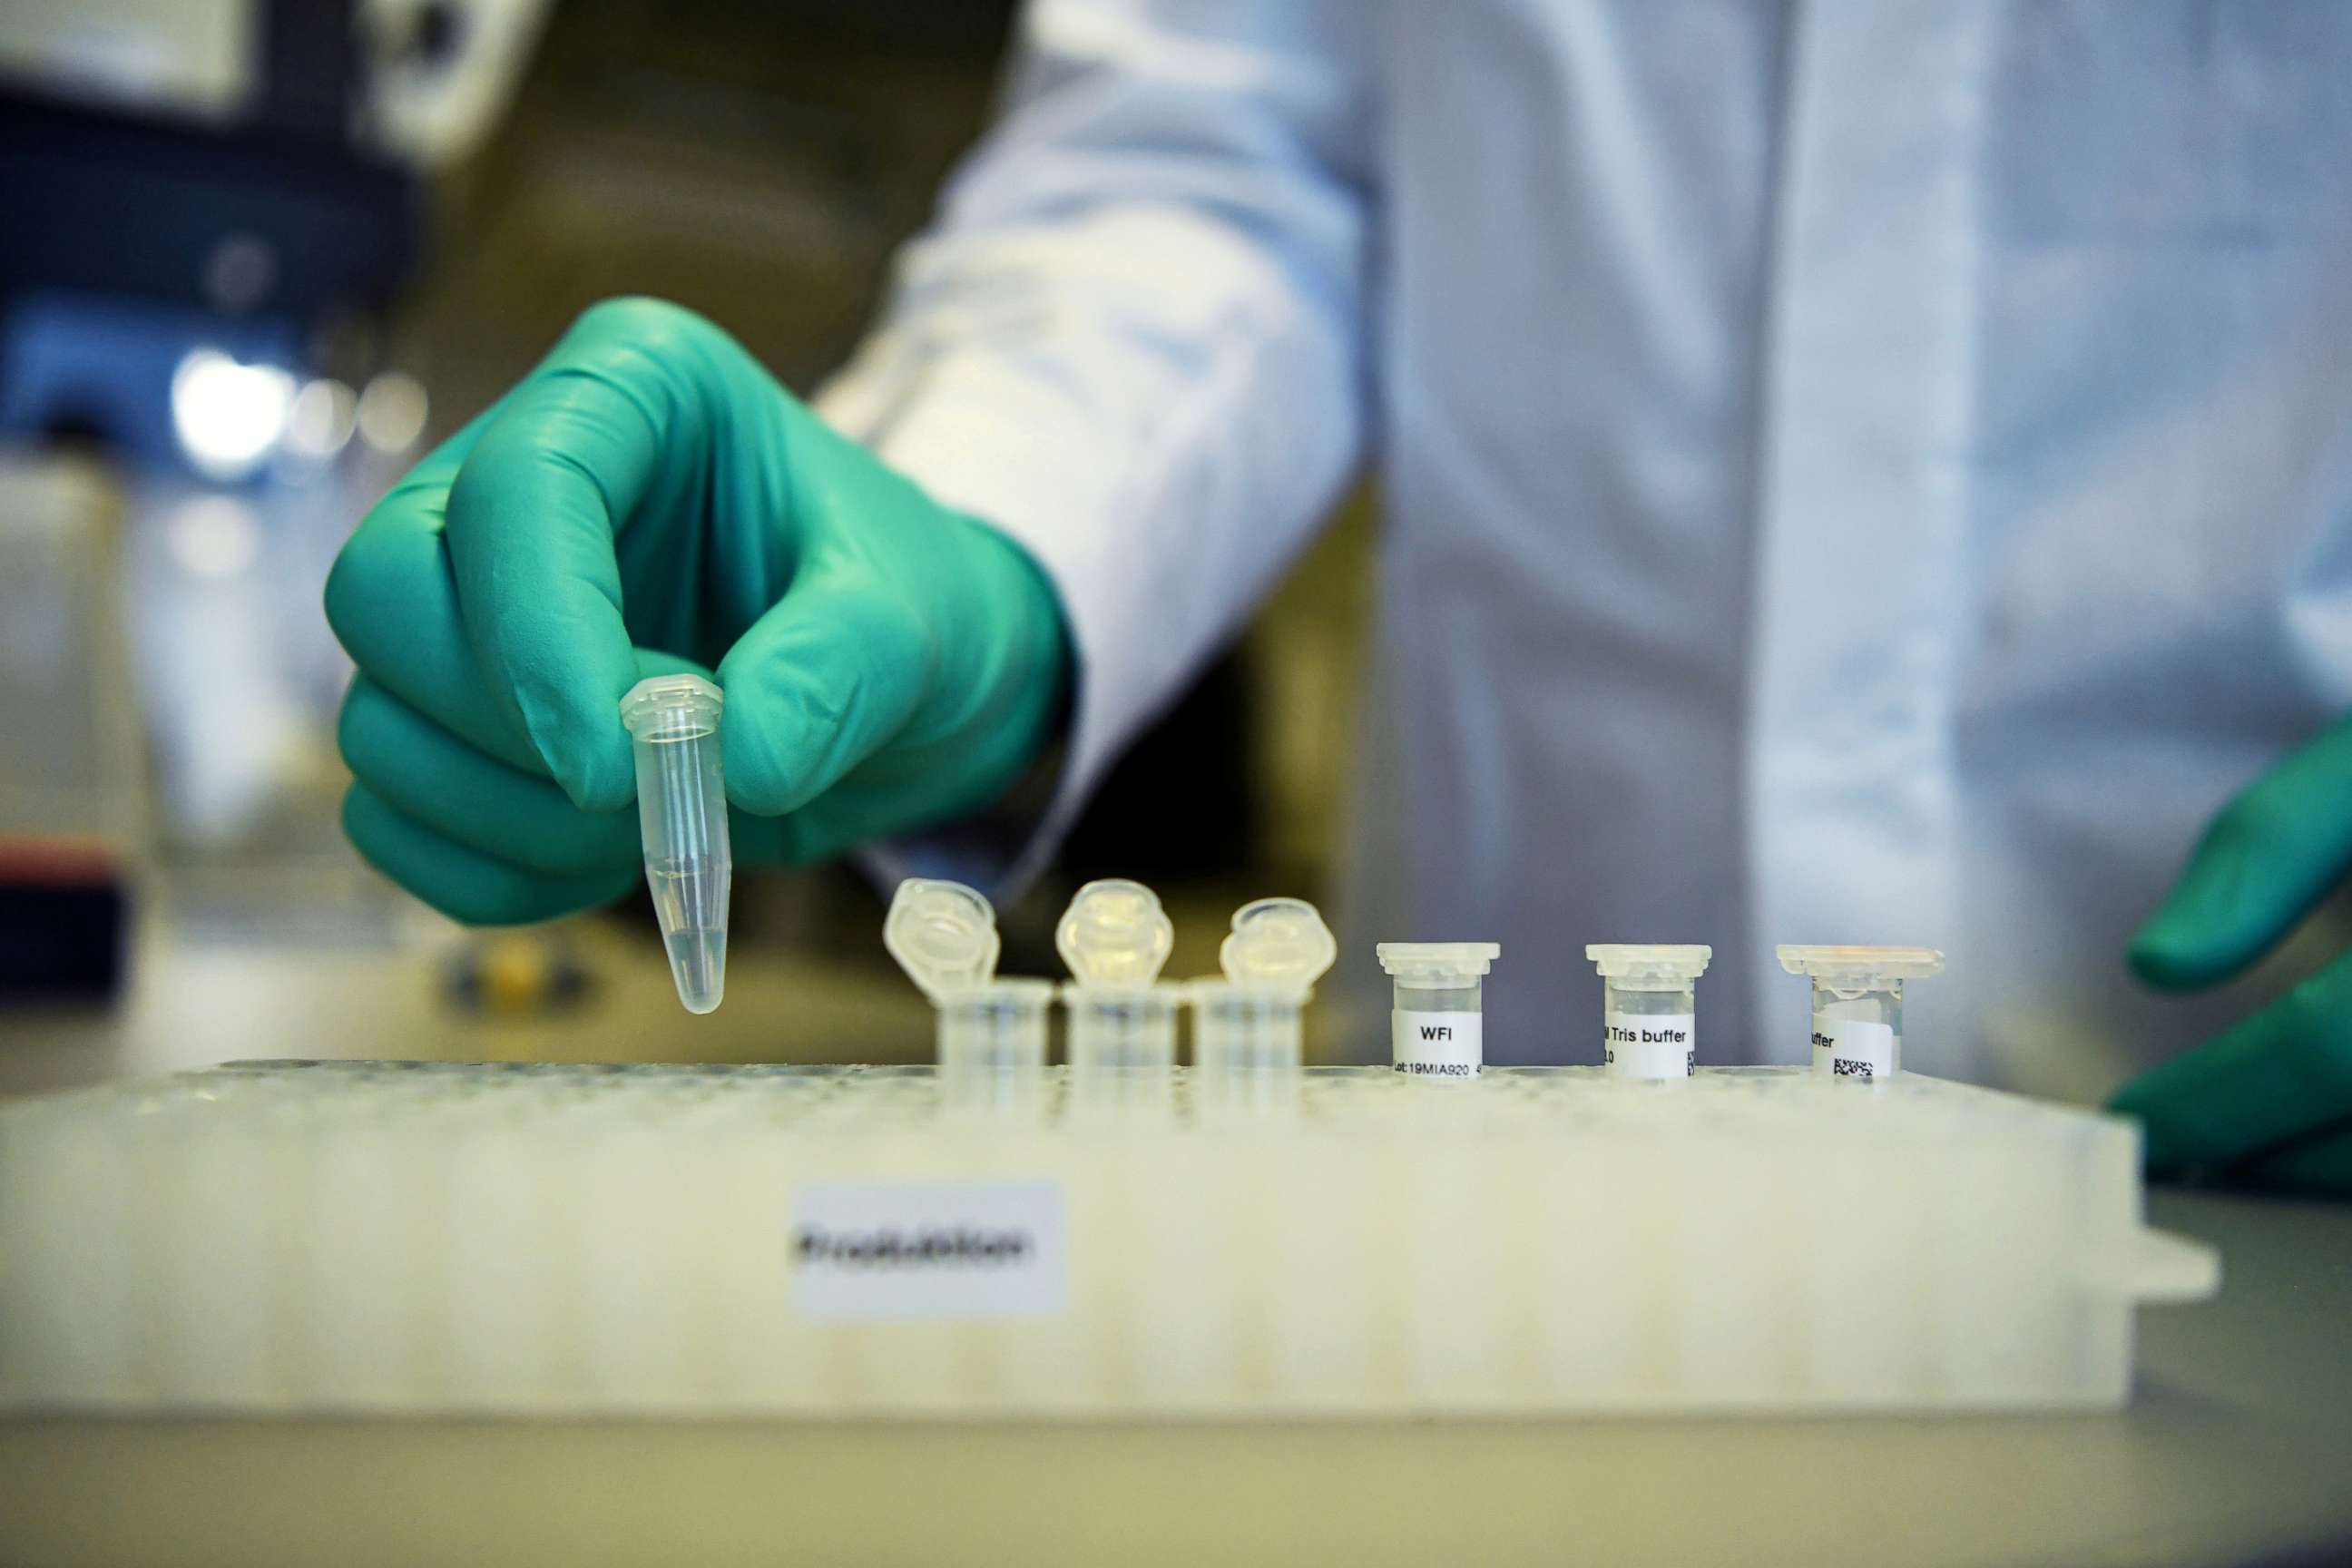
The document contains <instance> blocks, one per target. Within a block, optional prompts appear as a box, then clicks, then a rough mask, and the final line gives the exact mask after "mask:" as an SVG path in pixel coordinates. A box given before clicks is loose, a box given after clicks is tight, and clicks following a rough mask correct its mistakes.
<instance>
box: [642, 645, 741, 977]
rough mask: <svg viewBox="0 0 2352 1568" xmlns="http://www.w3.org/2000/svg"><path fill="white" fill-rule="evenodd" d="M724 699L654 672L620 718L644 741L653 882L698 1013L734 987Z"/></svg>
mask: <svg viewBox="0 0 2352 1568" xmlns="http://www.w3.org/2000/svg"><path fill="white" fill-rule="evenodd" d="M725 705H726V697H725V696H724V694H722V693H721V692H720V691H719V688H718V687H716V686H714V685H712V684H711V683H710V682H709V681H708V680H705V679H702V677H700V676H698V675H657V676H654V677H652V678H651V679H646V680H640V681H639V682H637V683H636V685H635V686H633V687H631V688H630V689H629V694H628V695H627V696H626V697H624V698H622V699H621V722H622V723H623V724H624V725H625V726H626V727H627V729H628V731H629V736H630V738H631V740H632V741H633V742H635V752H636V763H637V827H638V830H639V832H640V833H641V834H642V835H643V837H644V840H645V854H646V888H647V889H649V890H650V891H651V892H652V894H653V898H654V913H655V915H656V918H657V919H658V920H659V921H661V933H662V945H663V947H665V948H666V949H667V951H668V952H669V973H670V978H671V979H672V980H673V981H675V982H676V983H677V999H678V1000H679V1001H680V1002H682V1003H684V1004H685V1005H686V1010H687V1011H688V1012H689V1013H708V1012H709V1011H710V1010H711V1009H713V1008H715V1007H717V1006H718V1005H719V998H720V996H721V995H723V994H725V992H726V989H727V901H728V895H729V891H730V884H731V882H732V881H733V879H734V873H735V858H734V853H733V851H732V849H731V848H730V847H729V845H728V842H727V784H726V780H725V778H724V776H723V775H722V774H721V773H720V771H719V714H720V712H721V710H723V709H724V707H725Z"/></svg>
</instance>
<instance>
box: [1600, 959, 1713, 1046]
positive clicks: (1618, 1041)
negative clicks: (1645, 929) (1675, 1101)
mask: <svg viewBox="0 0 2352 1568" xmlns="http://www.w3.org/2000/svg"><path fill="white" fill-rule="evenodd" d="M1584 956H1585V957H1587V958H1589V959H1591V961H1592V962H1593V963H1594V964H1595V965H1596V966H1597V967H1598V968H1599V969H1600V971H1601V1065H1602V1066H1603V1067H1604V1068H1607V1069H1608V1072H1609V1076H1610V1077H1611V1078H1630V1079H1667V1080H1670V1079H1682V1078H1687V1077H1689V1076H1690V1075H1691V1074H1692V1073H1693V1072H1695V1071H1696V1069H1697V1064H1698V1004H1697V987H1696V984H1695V982H1696V980H1697V979H1698V977H1699V976H1700V975H1702V974H1704V973H1706V965H1707V961H1708V960H1709V959H1711V958H1713V957H1714V956H1715V950H1714V949H1712V948H1710V947H1706V946H1704V945H1702V944H1699V943H1695V942H1694V943H1661V942H1595V943H1593V944H1592V945H1591V946H1589V947H1587V948H1586V949H1585V950H1584Z"/></svg>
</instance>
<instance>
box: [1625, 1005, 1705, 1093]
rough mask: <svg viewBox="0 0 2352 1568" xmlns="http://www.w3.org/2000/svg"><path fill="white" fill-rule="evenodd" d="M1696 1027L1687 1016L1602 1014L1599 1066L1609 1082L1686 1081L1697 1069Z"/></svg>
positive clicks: (1692, 1020) (1683, 1014) (1692, 1018)
mask: <svg viewBox="0 0 2352 1568" xmlns="http://www.w3.org/2000/svg"><path fill="white" fill-rule="evenodd" d="M1696 1023H1697V1020H1696V1018H1695V1017H1694V1016H1692V1015H1690V1014H1688V1013H1603V1014H1601V1066H1603V1067H1605V1068H1608V1069H1609V1074H1610V1076H1611V1077H1612V1078H1688V1077H1689V1076H1690V1075H1691V1074H1692V1073H1694V1072H1696V1070H1697V1069H1698V1047H1697V1045H1696V1041H1697V1039H1698V1030H1697V1027H1696Z"/></svg>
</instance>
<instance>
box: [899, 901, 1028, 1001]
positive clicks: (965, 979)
mask: <svg viewBox="0 0 2352 1568" xmlns="http://www.w3.org/2000/svg"><path fill="white" fill-rule="evenodd" d="M882 945H883V946H884V947H886V948H887V949H888V950H889V952H890V956H891V957H893V958H895V959H897V960H898V967H899V968H901V969H903V970H905V971H906V972H907V978H908V979H909V980H912V981H913V982H914V983H915V984H917V985H918V986H919V987H920V988H921V990H922V993H923V994H924V995H926V996H929V998H930V999H931V1000H932V1001H934V1002H940V1001H944V1000H946V999H947V997H948V996H950V994H954V993H956V992H959V991H967V990H970V989H971V987H973V986H976V985H984V984H987V983H988V982H989V981H990V980H991V979H992V978H994V976H995V974H996V954H997V952H998V950H999V949H1000V948H1001V947H1002V946H1003V942H1002V941H1001V940H1000V939H999V938H998V936H997V934H996V911H995V910H993V909H992V908H990V907H989V902H988V900H986V899H983V898H982V897H981V896H980V894H978V893H977V892H975V891H973V890H972V889H970V888H967V887H965V886H964V885H963V884H962V883H961V882H944V881H937V880H934V879H930V878H928V877H909V878H908V879H906V880H905V881H903V882H901V883H899V884H898V892H897V893H895V894H893V895H892V896H891V899H890V912H889V913H888V914H887V915H886V916H885V917H883V921H882Z"/></svg>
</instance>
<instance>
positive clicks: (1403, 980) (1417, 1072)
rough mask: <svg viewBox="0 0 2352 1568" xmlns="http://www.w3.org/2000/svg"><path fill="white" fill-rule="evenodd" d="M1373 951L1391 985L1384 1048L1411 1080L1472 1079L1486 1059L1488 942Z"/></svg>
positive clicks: (1491, 955) (1394, 945)
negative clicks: (1393, 991)
mask: <svg viewBox="0 0 2352 1568" xmlns="http://www.w3.org/2000/svg"><path fill="white" fill-rule="evenodd" d="M1374 952H1376V953H1377V954H1378V955H1379V957H1380V961H1381V968H1382V969H1385V970H1387V971H1388V972H1389V974H1390V976H1391V978H1392V979H1394V980H1395V982H1396V1002H1395V1008H1394V1010H1393V1011H1392V1012H1391V1013H1390V1015H1389V1046H1390V1051H1391V1056H1392V1058H1393V1060H1394V1062H1395V1064H1396V1070H1397V1071H1399V1072H1401V1073H1404V1074H1407V1075H1408V1076H1410V1077H1413V1078H1430V1079H1473V1078H1476V1077H1477V1076H1478V1071H1479V1068H1481V1067H1483V1066H1484V1065H1485V1063H1486V971H1487V970H1488V969H1490V968H1492V967H1493V966H1494V963H1495V961H1496V959H1497V958H1500V957H1501V956H1502V953H1503V949H1502V947H1501V945H1500V944H1499V943H1496V942H1381V944H1380V945H1379V946H1378V947H1377V948H1375V949H1374Z"/></svg>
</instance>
